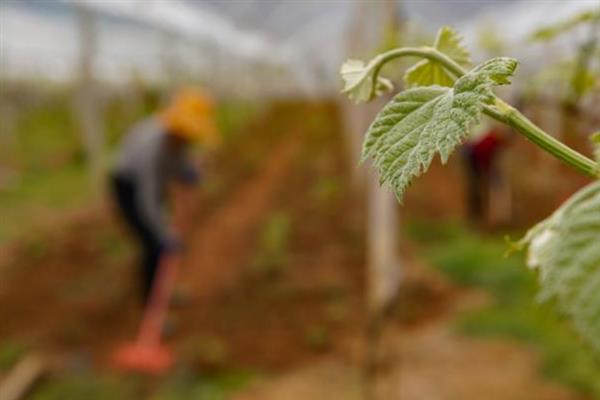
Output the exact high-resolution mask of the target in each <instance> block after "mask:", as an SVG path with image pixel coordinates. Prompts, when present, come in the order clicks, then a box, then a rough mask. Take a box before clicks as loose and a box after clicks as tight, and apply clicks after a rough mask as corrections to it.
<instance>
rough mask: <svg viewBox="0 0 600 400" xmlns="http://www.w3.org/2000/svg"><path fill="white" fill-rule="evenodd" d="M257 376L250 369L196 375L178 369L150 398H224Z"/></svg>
mask: <svg viewBox="0 0 600 400" xmlns="http://www.w3.org/2000/svg"><path fill="white" fill-rule="evenodd" d="M256 378H257V375H256V374H255V373H253V372H251V371H245V370H239V371H224V372H219V373H215V374H209V375H198V374H194V373H192V372H190V371H179V372H178V373H175V374H173V375H172V376H170V377H169V378H168V379H167V380H166V381H165V382H163V383H162V384H161V386H160V388H159V390H158V392H157V393H156V394H155V395H153V396H151V397H150V400H187V399H201V400H225V399H227V398H229V397H230V395H231V394H232V393H234V392H236V391H239V390H241V389H243V388H244V387H246V386H248V385H249V384H250V383H251V382H253V381H254V380H255V379H256Z"/></svg>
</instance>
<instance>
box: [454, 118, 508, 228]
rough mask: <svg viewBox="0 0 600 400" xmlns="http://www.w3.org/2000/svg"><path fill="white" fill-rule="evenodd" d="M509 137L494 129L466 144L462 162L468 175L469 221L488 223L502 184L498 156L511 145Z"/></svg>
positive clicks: (498, 129) (503, 132) (497, 128)
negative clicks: (492, 203)
mask: <svg viewBox="0 0 600 400" xmlns="http://www.w3.org/2000/svg"><path fill="white" fill-rule="evenodd" d="M508 140H509V138H508V135H507V133H506V132H505V131H503V130H501V129H500V128H499V127H492V128H490V129H488V130H486V131H485V132H484V133H483V134H482V135H479V136H477V137H475V138H473V139H471V140H469V141H467V142H466V143H465V145H464V147H463V152H462V154H463V159H464V162H465V167H466V168H465V169H466V172H467V204H468V216H469V220H470V221H471V222H473V223H475V224H480V223H485V222H487V221H488V217H489V214H490V207H489V205H490V203H491V201H492V200H493V199H492V198H491V196H492V194H493V193H497V192H499V190H494V189H495V188H496V187H500V186H501V185H503V181H502V175H501V173H500V170H499V165H498V162H499V156H500V154H501V153H502V150H503V149H504V148H505V147H506V146H507V144H508Z"/></svg>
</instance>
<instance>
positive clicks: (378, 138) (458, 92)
mask: <svg viewBox="0 0 600 400" xmlns="http://www.w3.org/2000/svg"><path fill="white" fill-rule="evenodd" d="M516 67H517V61H516V60H514V59H512V58H504V57H499V58H494V59H491V60H488V61H486V62H484V63H482V64H480V65H478V66H477V67H475V68H474V69H473V70H471V71H470V72H468V73H467V74H466V75H464V76H463V77H461V78H460V79H458V80H457V81H456V83H455V85H454V87H453V88H445V87H441V86H430V87H417V88H413V89H408V90H406V91H404V92H401V93H400V94H398V95H396V96H395V97H394V99H392V100H391V101H390V102H389V103H388V104H387V105H386V106H385V107H384V108H383V110H382V111H381V112H380V113H379V115H378V116H377V117H376V119H375V121H373V123H372V124H371V126H370V127H369V130H368V131H367V134H366V137H365V141H364V143H363V150H362V159H363V161H364V160H365V159H366V158H369V157H371V158H372V160H373V164H374V166H375V168H376V169H377V170H378V173H379V179H380V182H381V183H382V184H383V185H385V186H387V187H389V188H390V189H391V190H392V191H393V192H394V193H395V194H396V196H397V197H398V199H401V198H402V195H403V193H404V190H405V189H406V187H407V186H408V185H409V184H410V183H411V181H412V180H413V178H414V177H416V176H418V175H420V174H421V173H423V172H425V171H426V170H427V169H428V168H429V165H430V164H431V160H432V159H433V156H434V155H435V153H436V152H437V153H439V154H440V157H441V159H442V162H443V163H445V162H446V161H447V160H448V157H449V156H450V154H451V153H452V151H453V150H454V148H455V147H456V146H457V145H458V144H459V143H460V142H461V141H462V140H463V139H464V138H465V136H466V135H467V133H468V129H469V126H470V125H471V124H473V123H476V122H478V121H479V116H480V114H481V110H482V108H483V105H484V104H485V103H488V102H489V101H490V100H491V99H492V98H493V93H492V86H494V85H498V84H505V83H508V77H509V76H511V75H512V74H513V72H514V70H515V68H516Z"/></svg>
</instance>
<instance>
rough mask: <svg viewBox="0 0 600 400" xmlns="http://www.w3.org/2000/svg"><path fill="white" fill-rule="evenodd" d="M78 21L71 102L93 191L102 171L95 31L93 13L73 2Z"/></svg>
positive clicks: (97, 184)
mask: <svg viewBox="0 0 600 400" xmlns="http://www.w3.org/2000/svg"><path fill="white" fill-rule="evenodd" d="M77 15H78V23H79V39H80V40H79V84H78V88H77V94H76V102H75V105H74V109H75V114H76V115H77V119H78V120H79V126H80V129H81V132H82V141H83V146H84V149H85V152H86V158H87V162H88V166H89V171H90V181H91V184H92V188H93V190H100V188H101V186H100V185H101V179H102V175H103V172H104V134H103V129H102V120H101V117H100V115H101V113H100V108H99V102H98V93H97V88H96V84H95V79H94V57H95V55H96V51H97V34H96V26H95V17H94V14H93V13H92V12H91V11H90V10H89V9H88V8H86V7H85V6H84V5H80V4H78V5H77Z"/></svg>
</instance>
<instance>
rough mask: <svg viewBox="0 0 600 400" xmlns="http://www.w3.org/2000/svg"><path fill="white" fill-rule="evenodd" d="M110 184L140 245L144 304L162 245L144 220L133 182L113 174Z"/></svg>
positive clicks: (123, 214) (123, 215) (146, 300)
mask: <svg viewBox="0 0 600 400" xmlns="http://www.w3.org/2000/svg"><path fill="white" fill-rule="evenodd" d="M111 186H112V193H113V196H114V198H115V200H116V201H115V202H116V204H117V206H118V208H119V210H120V213H121V216H122V217H123V219H124V220H125V222H126V223H127V225H128V227H129V228H130V230H131V232H132V233H133V234H134V236H135V238H136V240H137V241H138V243H139V245H140V247H141V254H140V270H139V273H140V278H141V285H140V286H141V290H142V300H143V301H144V304H146V303H147V302H148V299H149V297H150V293H151V290H152V285H153V284H154V279H155V277H156V272H157V270H158V265H159V263H160V259H161V256H162V255H163V246H162V243H161V241H160V238H159V237H158V236H157V235H156V234H155V233H154V232H152V230H151V229H150V227H149V226H148V225H147V224H146V222H145V221H144V218H143V216H142V212H141V211H140V209H139V207H138V204H139V202H138V200H137V196H139V192H138V191H137V189H136V185H135V182H134V181H132V180H131V179H128V178H126V177H122V176H119V175H114V176H113V177H112V178H111Z"/></svg>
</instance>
